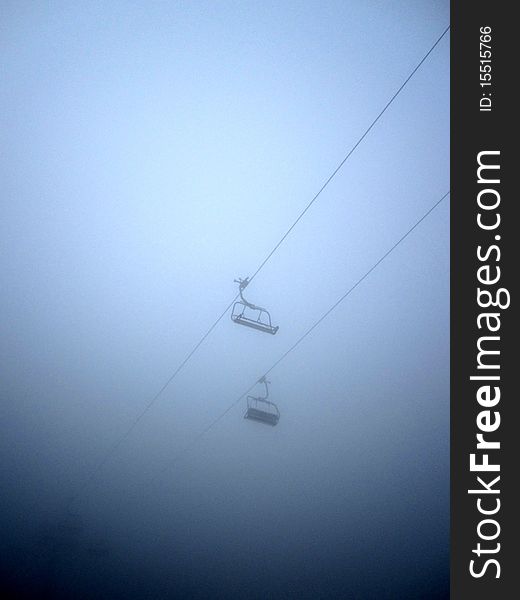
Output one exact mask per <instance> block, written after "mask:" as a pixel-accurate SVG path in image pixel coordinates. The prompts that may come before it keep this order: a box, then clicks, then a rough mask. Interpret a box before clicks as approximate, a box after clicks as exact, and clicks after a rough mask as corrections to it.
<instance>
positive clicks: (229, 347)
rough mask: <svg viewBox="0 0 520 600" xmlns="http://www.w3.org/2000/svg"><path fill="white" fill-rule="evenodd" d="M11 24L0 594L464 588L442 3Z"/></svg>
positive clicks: (2, 24) (5, 79) (20, 17)
mask: <svg viewBox="0 0 520 600" xmlns="http://www.w3.org/2000/svg"><path fill="white" fill-rule="evenodd" d="M0 15H1V16H0V49H1V54H2V57H3V60H2V62H3V68H2V71H1V73H0V81H1V85H0V132H1V137H2V147H3V148H4V152H3V154H2V157H1V158H0V179H1V182H2V196H1V198H2V200H1V218H0V277H1V290H2V293H1V296H0V303H1V306H0V308H1V315H2V317H1V319H0V323H1V332H0V390H1V396H0V398H1V403H0V407H1V419H0V428H1V431H0V469H1V482H2V485H1V488H0V506H1V515H0V557H1V558H0V569H1V573H0V575H1V578H2V581H3V586H4V589H5V590H6V591H5V594H4V597H15V598H25V597H26V598H58V599H65V598H106V599H120V598H121V599H122V598H125V599H131V598H139V599H143V598H172V599H176V598H183V599H185V598H193V599H205V598H211V599H214V598H223V599H225V598H247V599H256V598H258V599H265V598H272V599H279V598H297V599H304V598H309V599H311V598H312V599H317V598H360V599H364V598H378V599H382V598H389V599H392V598H400V599H401V598H421V599H425V598H444V597H447V596H448V589H449V199H447V200H445V201H444V202H443V203H441V204H440V205H439V206H438V207H437V208H436V209H435V210H434V211H433V212H432V213H431V214H430V215H429V216H428V217H427V218H426V219H425V220H424V221H423V222H422V223H421V224H420V225H419V226H418V227H417V229H415V230H414V231H413V232H412V233H411V234H410V235H409V236H408V237H407V238H406V239H405V240H404V241H403V242H402V243H401V244H400V245H399V246H398V247H397V248H396V249H395V251H393V252H392V254H391V255H389V256H388V257H387V258H386V259H385V260H384V261H383V262H382V263H381V264H380V266H378V268H377V269H375V270H374V271H373V272H372V273H371V274H370V275H369V276H368V277H367V278H366V279H365V280H364V281H363V282H362V283H361V284H360V285H359V286H358V287H357V288H356V289H355V290H354V291H353V292H352V294H351V295H349V296H348V298H346V299H345V301H344V302H342V303H341V304H340V305H339V306H338V307H337V308H336V309H335V310H334V311H333V312H332V313H331V314H330V315H328V316H327V318H326V319H324V320H323V321H322V322H321V323H320V324H319V326H317V327H316V328H315V329H314V330H313V331H312V332H311V333H310V334H309V335H308V336H307V337H306V338H305V339H304V340H303V341H302V342H301V344H299V345H298V346H297V347H296V348H295V349H294V350H293V351H292V352H290V354H288V355H287V356H286V357H285V358H284V359H283V360H282V361H281V362H280V363H279V364H278V365H277V366H276V367H275V368H274V369H273V370H272V371H270V372H269V376H268V380H269V381H270V386H269V391H270V397H269V399H270V400H272V401H273V402H274V403H276V405H277V407H278V409H279V411H280V420H279V422H278V424H277V425H276V427H271V426H268V425H265V424H261V423H258V422H255V421H251V420H248V419H244V418H243V417H244V413H245V410H246V400H245V398H241V396H242V395H243V394H244V392H245V391H246V390H248V389H249V388H250V387H251V386H253V384H254V383H255V382H256V381H257V380H258V379H259V378H260V377H261V376H262V375H263V374H264V373H266V371H267V370H268V369H270V368H271V366H272V365H273V364H274V363H275V362H276V361H277V360H278V359H279V358H280V357H281V356H282V355H283V354H284V353H285V352H286V351H287V350H288V349H289V348H290V347H291V346H292V345H293V344H294V343H295V342H296V341H297V340H298V339H299V337H300V336H301V335H302V334H304V333H305V332H306V331H307V330H308V329H309V328H310V327H311V326H312V325H313V324H314V323H315V322H316V321H317V320H318V319H319V318H320V317H321V316H322V315H323V314H324V313H325V312H326V311H328V310H329V308H330V307H331V306H332V305H333V304H334V303H335V302H336V301H337V300H338V299H339V298H340V297H341V296H342V295H343V294H344V293H345V292H346V291H347V290H348V289H349V288H350V287H351V286H352V285H354V284H355V283H356V281H358V280H359V278H361V277H362V276H363V275H364V274H365V273H366V272H367V271H368V270H369V269H370V268H371V267H372V266H373V265H374V264H375V263H376V262H377V261H378V260H379V258H380V257H381V256H382V255H384V254H385V253H386V252H387V251H388V250H389V248H390V247H392V245H393V244H394V243H395V242H396V241H397V240H399V239H400V238H401V236H403V234H405V233H406V232H407V230H408V229H409V228H410V227H412V226H413V224H414V223H415V222H416V221H417V220H418V219H419V218H420V217H421V216H422V215H423V214H424V213H425V212H426V211H427V210H428V209H429V208H430V207H431V206H432V205H433V204H434V203H435V202H436V201H437V200H439V199H440V198H441V197H442V196H443V195H444V194H445V193H446V192H447V191H448V188H449V38H448V36H446V37H445V38H444V39H443V40H441V42H440V43H439V45H438V46H437V47H436V48H435V50H434V51H433V52H432V54H431V55H430V56H429V57H428V59H427V60H426V61H425V63H424V64H423V65H422V66H421V68H420V69H419V70H418V71H417V73H416V74H415V75H414V77H413V78H412V79H411V81H410V82H409V83H408V84H407V86H406V88H405V89H404V90H403V91H402V93H401V94H400V95H399V97H398V98H397V99H396V100H395V102H394V103H393V104H392V106H391V107H390V108H389V109H388V111H387V112H386V113H385V115H384V116H383V117H382V118H381V120H380V121H379V122H378V123H377V124H376V126H374V128H373V129H372V130H371V131H370V133H369V134H368V135H367V137H366V138H365V139H364V140H363V142H362V143H361V144H360V145H359V147H358V148H357V149H356V151H355V152H354V153H353V154H352V156H351V157H350V158H349V160H348V161H347V162H346V163H345V165H344V166H343V167H342V169H341V170H340V171H339V172H338V174H337V175H336V176H335V178H334V179H333V180H332V181H331V183H330V184H329V185H328V186H327V188H326V190H324V192H323V193H322V194H321V195H320V197H319V199H318V201H316V202H315V203H314V204H313V205H312V207H311V208H310V209H309V211H308V212H307V213H306V214H305V216H304V217H303V218H302V219H301V220H300V221H299V222H298V224H297V226H296V227H295V228H294V229H293V230H292V231H291V233H290V234H289V235H288V236H287V238H286V239H285V240H284V242H283V244H282V245H281V246H280V247H279V248H278V249H277V251H276V252H275V253H274V254H273V256H272V257H271V258H270V259H269V261H268V262H267V263H266V264H265V266H264V267H263V268H262V270H261V271H260V272H259V274H258V275H257V276H256V277H255V278H254V280H253V281H252V282H251V284H250V285H249V286H248V287H247V290H246V291H245V292H244V295H245V296H246V297H247V299H248V300H249V301H251V302H253V303H254V304H257V305H260V306H262V307H266V308H267V309H268V310H269V312H270V315H271V318H272V320H273V324H274V325H277V326H279V330H278V332H277V333H276V335H269V334H266V333H262V332H260V331H255V330H253V329H251V328H248V327H243V326H241V325H239V324H236V323H233V322H232V321H231V319H230V316H229V314H226V315H225V316H224V317H223V318H222V319H221V320H220V321H219V322H218V324H217V325H216V327H215V328H214V329H213V331H212V332H211V334H210V335H209V336H208V337H207V338H206V339H205V340H204V342H203V343H202V344H201V345H200V347H199V348H198V349H197V351H196V352H195V353H194V354H193V356H192V357H191V358H190V359H189V360H188V361H187V362H186V364H185V366H184V367H183V368H182V369H181V370H180V371H179V372H178V374H177V375H176V376H175V378H174V379H173V380H172V381H171V383H170V384H169V385H168V386H167V387H166V389H165V390H164V391H163V392H162V393H161V394H160V396H159V397H158V398H157V399H156V400H155V401H154V402H153V405H152V406H151V408H150V410H149V411H147V412H146V414H145V415H144V416H143V417H142V418H141V419H140V420H139V422H138V423H137V425H136V426H135V427H134V428H133V429H132V431H131V433H130V434H128V435H126V434H127V432H128V431H129V428H131V427H132V424H133V423H134V422H135V421H136V419H137V418H138V416H139V415H140V414H141V413H142V411H143V409H144V408H145V407H146V406H147V405H148V404H149V403H150V402H151V401H152V400H153V398H154V397H155V395H156V394H157V393H158V391H159V390H160V389H161V388H162V386H163V385H164V384H165V383H166V382H167V381H168V380H169V378H170V377H171V376H172V373H174V372H175V371H176V369H177V367H178V366H179V365H180V364H181V363H182V362H183V361H184V359H185V358H186V357H187V355H188V354H189V353H190V352H191V351H192V350H193V348H194V347H195V345H196V344H197V342H198V341H199V340H200V339H201V338H202V336H203V335H204V334H205V333H206V332H207V331H208V329H209V328H210V327H211V325H212V324H213V323H214V322H215V320H216V319H217V318H218V317H219V315H220V314H221V313H222V311H223V310H224V309H225V307H226V306H227V305H229V303H230V302H231V301H232V300H233V298H234V297H235V296H236V294H237V293H238V288H237V284H236V283H234V280H235V279H237V278H238V277H246V276H251V275H252V274H253V273H254V272H255V271H256V269H257V268H258V267H259V265H260V264H261V263H262V261H263V260H264V259H265V258H266V256H267V255H268V254H269V252H270V251H271V250H272V249H273V247H274V246H275V245H276V244H277V243H278V241H279V240H280V239H281V237H282V236H283V235H284V234H285V233H286V231H287V230H288V228H289V227H290V226H291V224H292V223H293V222H294V220H295V219H296V218H297V216H298V215H299V214H300V213H301V211H302V210H303V209H304V208H305V206H306V205H307V204H308V203H309V201H310V200H311V199H312V197H313V196H314V195H315V194H316V192H317V191H318V190H319V189H320V188H321V186H322V185H323V183H324V182H325V181H326V180H327V178H328V177H329V176H330V174H331V173H332V172H333V171H334V169H335V168H336V167H337V166H338V164H339V163H340V162H341V160H342V159H343V157H344V156H345V155H346V153H347V152H348V150H349V149H350V148H351V147H352V146H353V145H354V143H355V142H356V141H357V140H358V139H359V138H360V136H361V135H362V134H363V133H364V131H365V130H366V128H367V127H368V126H369V125H370V123H371V122H372V120H373V119H374V117H375V116H376V115H377V114H378V113H379V112H380V111H381V109H382V108H383V107H384V106H385V104H386V103H387V102H388V100H389V99H390V98H391V97H392V95H393V94H394V93H395V92H396V91H397V89H398V88H399V86H400V85H401V84H402V83H403V81H404V80H405V78H406V77H407V76H408V75H409V73H410V72H411V71H412V70H413V68H414V67H415V66H416V65H417V63H418V62H419V61H420V59H421V58H422V57H423V56H424V54H425V53H426V52H427V51H428V49H429V48H430V47H431V46H432V44H433V43H434V42H435V40H436V39H437V38H438V37H439V35H440V34H441V33H442V31H443V30H444V29H445V27H446V26H447V25H448V22H449V3H448V2H412V1H398V2H392V3H387V2H378V1H374V2H366V1H352V2H314V1H306V2H218V3H214V2H202V1H200V2H199V1H198V2H193V3H184V2H156V3H130V2H111V3H101V2H88V3H86V2H74V3H66V2H65V3H62V2H50V3H37V2H31V3H19V2H8V1H5V2H2V3H1V7H0ZM250 393H251V394H252V395H260V394H261V393H262V386H261V385H257V386H255V387H254V388H252V391H251V392H250ZM230 407H231V408H230ZM228 408H230V410H229V411H228V412H227V413H225V414H224V416H222V415H223V413H224V412H225V411H226V410H227V409H228ZM217 419H218V420H217ZM210 426H211V427H210ZM208 427H210V428H209V429H208ZM121 440H122V441H121ZM119 442H120V443H119ZM114 444H118V446H117V447H116V448H115V449H114ZM107 457H108V458H107ZM106 458H107V460H105V459H106ZM103 461H104V462H103ZM100 465H102V466H100Z"/></svg>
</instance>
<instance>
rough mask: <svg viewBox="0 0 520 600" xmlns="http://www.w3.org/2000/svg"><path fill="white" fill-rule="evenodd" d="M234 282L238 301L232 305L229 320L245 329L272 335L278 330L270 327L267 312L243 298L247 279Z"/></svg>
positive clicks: (269, 316)
mask: <svg viewBox="0 0 520 600" xmlns="http://www.w3.org/2000/svg"><path fill="white" fill-rule="evenodd" d="M235 282H236V283H238V291H239V294H240V300H237V301H236V302H235V303H234V304H233V310H232V311H231V320H232V321H233V322H234V323H238V324H239V325H246V326H247V327H252V328H253V329H257V330H258V331H263V332H264V333H270V334H271V335H274V334H275V333H276V332H277V331H278V329H279V328H278V326H276V327H274V326H273V325H272V323H271V315H270V314H269V311H268V310H267V309H265V308H262V307H261V306H256V305H255V304H251V302H248V301H247V300H246V299H245V298H244V296H243V293H242V292H243V291H244V289H245V287H246V286H247V285H248V283H249V277H246V278H245V279H235Z"/></svg>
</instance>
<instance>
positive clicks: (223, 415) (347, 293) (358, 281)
mask: <svg viewBox="0 0 520 600" xmlns="http://www.w3.org/2000/svg"><path fill="white" fill-rule="evenodd" d="M449 194H450V191H449V190H448V191H447V192H446V193H445V194H444V196H442V198H441V199H440V200H437V202H435V204H434V205H433V206H431V207H430V208H429V209H428V210H427V211H426V212H425V213H424V214H423V215H422V217H421V218H420V219H419V220H418V221H416V222H415V223H414V224H413V225H412V226H411V227H410V229H408V231H407V232H406V233H405V234H404V235H403V236H401V237H400V238H399V240H397V242H395V244H394V245H393V246H392V247H391V248H390V249H389V250H387V251H386V252H385V253H384V254H383V256H381V258H379V259H378V260H377V261H376V262H375V263H374V264H373V265H372V266H371V267H370V269H368V271H366V273H365V274H364V275H362V276H361V277H360V278H359V279H358V280H357V281H356V283H354V285H352V286H351V287H350V288H349V289H348V290H347V291H346V292H345V293H344V294H343V296H341V297H340V298H339V299H338V300H337V301H336V302H335V303H334V304H333V305H332V306H331V307H330V308H329V309H328V310H327V311H326V312H325V313H324V314H323V315H322V316H321V317H320V318H319V319H318V320H317V321H316V322H315V323H314V324H313V325H312V326H311V327H309V329H307V331H306V332H305V333H304V334H303V335H301V336H300V337H299V338H298V339H297V340H296V342H294V344H293V345H292V346H291V347H290V348H289V349H288V350H286V351H285V352H284V353H283V354H282V356H280V358H279V359H278V360H277V361H276V362H274V363H273V364H272V365H271V366H270V367H269V369H267V371H265V373H264V374H263V376H264V377H265V376H266V375H268V374H269V373H270V372H271V371H273V370H274V369H275V368H276V367H277V366H278V365H279V364H280V363H281V362H282V361H283V360H284V359H285V358H287V356H288V355H289V354H290V353H291V352H292V351H293V350H294V349H295V348H296V347H297V346H299V345H300V343H301V342H302V341H303V340H304V339H305V338H306V337H307V336H308V335H309V334H310V333H311V332H312V331H314V329H316V327H318V325H319V324H320V323H321V322H322V321H324V320H325V319H326V318H327V317H328V316H329V315H330V313H331V312H332V311H333V310H335V309H336V308H337V307H338V306H339V305H340V304H341V303H342V302H343V301H344V300H345V299H346V298H347V297H348V296H350V294H351V293H352V292H353V291H354V290H355V289H356V288H357V287H358V286H359V284H360V283H362V282H363V281H364V280H365V279H366V278H367V277H368V276H369V275H370V274H371V273H372V272H373V271H375V269H377V267H378V266H379V265H380V264H381V263H382V262H383V261H384V260H385V259H386V258H387V257H388V256H389V255H390V254H391V253H392V252H393V251H394V250H395V249H396V248H397V247H398V246H399V245H400V244H401V243H402V242H403V241H404V240H405V239H406V238H407V237H408V236H409V235H410V234H411V233H412V232H413V231H414V230H415V229H416V228H417V227H418V226H419V225H420V224H421V223H422V222H423V221H424V220H425V219H426V218H427V217H428V216H429V215H430V214H431V213H432V212H433V211H434V210H435V209H436V208H437V206H439V204H440V203H441V202H442V201H443V200H445V199H446V198H447V197H448V196H449ZM259 379H260V378H259ZM257 383H258V380H256V381H255V382H254V383H253V384H252V385H251V386H250V387H249V388H248V389H247V390H246V391H245V392H243V393H242V394H241V395H240V396H239V397H238V398H237V399H236V400H235V401H234V402H233V403H232V404H230V405H229V406H228V407H227V408H226V410H225V411H224V412H222V413H221V414H220V415H218V416H217V417H216V418H215V419H214V420H213V421H212V422H211V423H210V424H209V425H208V426H207V427H206V428H205V429H203V430H202V431H201V432H200V433H199V434H198V435H197V436H196V437H195V439H194V440H193V441H192V443H190V445H189V446H187V447H185V448H184V450H181V452H179V454H178V455H177V456H176V457H175V459H174V460H173V461H172V462H171V463H169V464H168V465H167V466H166V467H165V468H164V469H163V470H162V471H161V473H164V472H165V471H166V470H168V469H170V468H171V467H172V466H173V465H175V464H176V463H177V462H178V461H179V460H180V459H181V458H182V457H183V456H184V455H185V454H187V453H188V452H189V451H190V450H191V449H192V448H193V447H194V446H195V444H196V442H198V440H199V439H201V438H202V437H203V436H204V435H206V433H208V431H210V430H211V429H212V428H213V427H214V426H215V425H216V424H217V423H218V422H219V421H221V420H222V419H223V418H224V417H225V416H226V415H227V414H228V413H229V412H230V411H231V410H232V409H233V408H234V407H235V406H236V405H237V404H238V403H239V402H240V401H241V400H243V399H244V398H245V397H246V396H247V394H249V392H250V391H251V390H252V389H253V388H254V387H255V386H256V384H257Z"/></svg>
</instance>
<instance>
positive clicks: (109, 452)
mask: <svg viewBox="0 0 520 600" xmlns="http://www.w3.org/2000/svg"><path fill="white" fill-rule="evenodd" d="M449 29H450V26H449V25H448V27H446V29H445V30H444V31H443V32H442V34H441V35H440V36H439V37H438V38H437V40H436V41H435V43H434V44H433V46H431V48H430V49H429V50H428V52H427V53H426V54H425V55H424V56H423V57H422V59H421V60H420V61H419V63H418V64H417V65H416V66H415V68H414V69H413V71H412V72H411V73H410V74H409V75H408V77H407V78H406V79H405V80H404V82H403V83H402V84H401V86H400V87H399V89H398V90H397V91H396V92H395V93H394V95H393V96H392V97H391V98H390V100H389V101H388V102H387V103H386V105H385V107H384V108H383V109H382V110H381V111H380V113H379V114H378V115H377V116H376V118H375V119H374V120H373V121H372V123H371V124H370V125H369V126H368V128H367V129H366V130H365V132H364V133H363V135H362V136H361V137H360V138H359V139H358V140H357V142H356V143H355V144H354V145H353V146H352V148H351V149H350V150H349V151H348V152H347V154H346V155H345V157H344V158H343V160H342V161H341V162H340V163H339V165H338V166H337V167H336V168H335V169H334V171H333V172H332V174H331V175H330V176H329V177H328V179H327V180H326V181H325V183H324V184H323V185H322V186H321V188H320V189H319V191H318V192H317V193H316V194H315V195H314V197H313V198H312V199H311V201H310V202H309V203H308V204H307V206H306V207H305V208H304V209H303V210H302V212H301V213H300V214H299V215H298V217H297V218H296V220H295V221H294V222H293V223H292V225H291V226H290V227H289V229H288V230H287V231H286V232H285V233H284V234H283V236H282V237H281V238H280V240H279V241H278V242H277V243H276V245H275V246H274V247H273V249H272V250H271V251H270V252H269V253H268V255H267V256H266V257H265V258H264V260H263V261H262V262H261V263H260V266H259V267H258V268H257V269H256V271H255V272H254V273H253V275H252V276H251V277H249V283H251V281H252V280H253V279H254V278H255V277H256V276H257V275H258V273H260V271H261V270H262V269H263V268H264V266H265V265H266V264H267V262H268V261H269V260H270V259H271V257H272V256H273V254H274V253H275V252H276V251H277V250H278V248H279V247H280V246H281V245H282V244H283V242H284V241H285V239H286V238H287V236H288V235H289V234H290V233H291V231H292V230H293V229H294V228H295V227H296V225H297V224H298V223H299V222H300V220H301V219H302V218H303V216H304V215H305V213H306V212H307V211H308V210H309V209H310V207H311V206H312V205H313V204H314V203H315V202H316V200H317V199H318V198H319V196H320V195H321V193H322V192H323V190H324V189H325V188H326V187H327V186H328V185H329V183H330V182H331V181H332V180H333V179H334V177H335V176H336V175H337V173H338V172H339V171H340V169H341V168H342V167H343V165H344V164H345V163H346V162H347V160H348V159H349V158H350V157H351V156H352V154H353V153H354V151H355V150H356V148H357V147H358V146H359V145H360V144H361V142H362V141H363V140H364V139H365V137H366V136H367V135H368V133H369V132H370V131H371V130H372V128H373V127H374V125H375V124H376V123H377V122H378V121H379V119H380V118H381V117H382V116H383V114H384V113H385V112H386V111H387V109H388V108H389V107H390V105H391V104H392V103H393V101H394V100H395V99H396V98H397V96H399V94H400V93H401V91H402V90H403V89H404V88H405V86H406V84H407V83H408V82H409V81H410V79H411V78H412V77H413V76H414V75H415V73H416V72H417V71H418V70H419V68H420V67H421V65H422V64H423V63H424V62H425V60H426V59H427V58H428V56H430V54H431V53H432V52H433V50H434V49H435V48H436V47H437V45H438V44H439V42H440V41H441V40H442V38H443V37H444V36H445V35H446V33H447V32H448V31H449ZM238 296H239V295H238V294H237V295H236V296H235V297H234V298H233V300H232V301H231V302H230V303H229V304H228V306H227V307H226V309H225V310H224V311H223V312H222V313H221V315H220V316H219V317H218V318H217V319H216V321H215V322H214V323H213V324H212V325H211V327H210V328H209V329H208V330H207V331H206V333H205V334H204V335H203V336H202V337H201V338H200V340H199V341H198V342H197V344H196V345H195V346H194V347H193V349H192V350H191V351H190V352H189V353H188V355H187V356H186V358H185V359H184V360H183V361H182V362H181V363H180V364H179V366H178V367H177V368H176V369H175V371H174V372H173V374H172V375H171V376H170V377H169V379H168V380H167V381H166V383H165V384H164V385H163V386H162V387H161V389H160V390H159V391H158V392H157V393H156V394H155V396H154V397H153V398H152V399H151V400H150V401H149V402H148V403H147V404H146V406H145V407H144V408H143V410H142V411H141V412H140V413H139V414H138V415H137V417H136V418H135V420H134V421H133V422H132V423H131V425H130V426H129V427H128V429H127V430H126V431H125V432H124V433H123V434H122V435H121V437H120V438H118V439H117V440H116V442H115V443H114V444H113V445H112V446H111V447H110V448H109V449H108V450H107V451H106V453H105V455H104V456H103V457H102V459H101V460H100V462H99V463H98V464H97V466H96V467H94V470H93V472H92V474H91V476H90V477H89V478H88V480H87V483H86V485H88V484H89V483H90V482H91V481H92V480H93V479H94V478H95V476H96V475H97V473H99V472H100V471H101V469H103V467H104V466H105V465H106V463H107V462H108V461H109V460H110V459H111V458H112V456H113V455H114V453H115V452H116V451H117V450H118V449H119V447H120V446H121V444H122V443H123V442H124V441H125V440H126V439H127V438H128V437H129V436H130V434H131V433H132V432H133V430H134V429H135V427H136V426H137V425H138V423H139V422H140V421H141V420H142V419H143V417H144V416H145V415H146V414H147V413H148V412H149V410H150V409H151V408H152V406H153V405H154V404H155V402H156V401H157V400H158V398H159V397H160V396H161V395H162V394H163V392H164V391H165V390H166V388H167V387H168V386H169V385H170V383H171V382H172V381H173V380H174V379H175V378H176V377H177V375H178V374H179V373H180V371H181V370H182V369H183V368H184V366H185V365H186V363H187V362H188V361H189V360H190V359H191V357H192V356H193V355H194V354H195V352H196V351H197V350H198V349H199V347H200V346H201V345H202V343H203V342H204V341H205V340H206V338H207V337H208V336H209V335H210V334H211V332H212V331H213V330H214V329H215V327H216V326H217V325H218V324H219V323H220V321H221V320H222V318H223V317H224V316H225V315H226V313H227V312H228V311H229V309H230V308H231V307H232V306H233V304H234V302H235V301H236V300H237V298H238ZM76 497H77V496H75V497H74V498H76Z"/></svg>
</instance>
